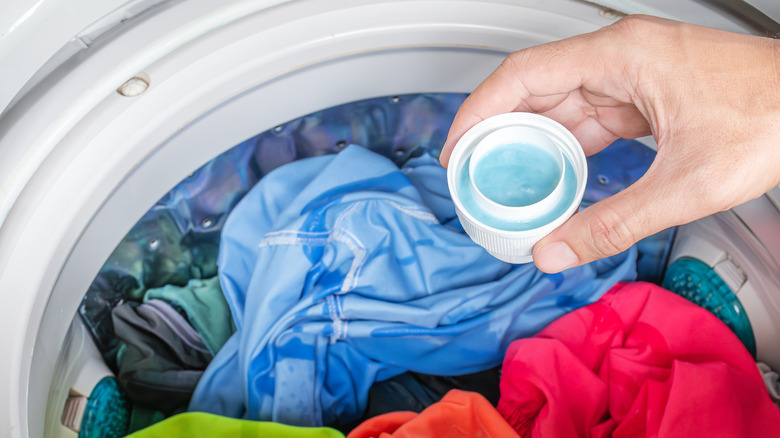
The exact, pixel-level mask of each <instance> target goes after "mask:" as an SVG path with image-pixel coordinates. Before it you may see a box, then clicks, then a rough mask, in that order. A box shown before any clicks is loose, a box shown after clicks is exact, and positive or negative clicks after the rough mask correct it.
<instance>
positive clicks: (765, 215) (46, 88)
mask: <svg viewBox="0 0 780 438" xmlns="http://www.w3.org/2000/svg"><path fill="white" fill-rule="evenodd" d="M635 12H643V13H651V14H656V15H661V16H666V17H671V18H676V19H680V20H684V21H689V22H693V23H697V24H703V25H708V26H712V27H718V28H723V29H727V30H732V31H740V32H747V33H761V32H764V31H768V32H770V33H778V32H780V25H778V24H777V23H776V22H775V21H773V20H772V19H771V18H770V17H774V18H775V20H780V6H778V4H777V3H776V2H774V1H773V0H753V1H751V2H750V3H747V2H744V1H739V0H735V1H730V0H698V1H683V0H643V1H639V0H636V1H631V0H593V1H589V2H585V1H581V0H452V1H437V0H295V1H282V0H220V1H217V0H131V1H126V0H70V1H68V2H62V1H55V0H17V1H13V2H3V3H2V4H0V65H1V66H2V67H1V68H0V298H2V306H0V327H1V328H2V335H1V336H0V356H2V360H0V437H28V436H29V437H42V436H46V437H55V436H75V433H74V432H72V431H70V430H69V429H67V428H64V427H62V426H61V423H60V417H61V415H62V409H63V406H64V402H65V399H66V398H67V396H68V394H69V392H70V391H76V392H81V393H84V394H89V392H90V390H91V387H92V386H93V385H94V384H95V382H97V380H99V379H100V378H101V377H102V376H104V375H106V374H108V373H109V371H108V370H107V369H106V368H105V365H103V364H102V361H101V360H100V357H99V354H98V353H97V351H96V349H95V347H94V345H93V344H92V341H91V339H90V338H89V335H88V333H86V331H85V330H84V329H83V327H82V326H81V324H79V323H78V320H75V321H74V314H75V312H76V309H77V307H78V303H79V302H80V300H81V298H82V296H83V295H84V293H85V291H86V290H87V288H88V286H89V284H90V282H91V281H92V279H93V278H94V277H95V275H96V274H97V272H98V270H99V269H100V267H101V265H102V264H103V262H104V261H105V260H106V259H107V257H108V256H109V254H110V253H111V251H112V250H113V249H114V248H115V246H116V245H117V244H118V243H119V242H120V240H121V239H122V237H123V236H124V235H125V234H126V233H127V231H128V230H129V229H130V228H131V227H132V225H133V224H134V223H135V222H136V221H137V220H138V219H139V218H140V217H141V216H142V215H143V214H144V212H146V210H147V209H148V208H149V207H150V206H151V205H152V204H153V203H154V202H155V201H156V200H157V199H159V198H160V197H161V196H162V195H163V194H165V193H166V192H167V191H168V190H169V189H170V188H171V187H173V186H174V185H175V184H176V183H177V182H178V181H180V180H182V179H183V178H184V177H185V176H187V175H188V174H189V173H190V172H192V171H193V170H195V169H197V168H198V167H200V166H201V165H202V164H204V163H206V162H207V161H208V160H210V159H211V158H212V157H214V156H216V155H217V154H219V153H221V152H223V151H225V150H227V149H228V148H230V147H231V146H233V145H235V144H237V143H239V142H241V141H242V140H245V139H247V138H249V137H252V136H254V135H256V134H258V133H260V132H263V131H265V130H267V129H269V128H271V127H273V126H275V125H277V124H280V123H283V122H285V121H287V120H290V119H294V118H296V117H298V116H301V115H303V114H308V113H311V112H312V111H315V110H318V109H323V108H327V107H331V106H334V105H338V104H342V103H346V102H350V101H355V100H360V99H365V98H370V97H376V96H384V95H394V94H405V93H417V92H468V91H470V90H472V89H474V87H475V86H476V85H477V84H479V82H480V81H481V80H482V79H484V78H485V77H486V76H487V75H488V74H489V73H490V72H491V71H492V70H493V69H494V68H495V67H496V66H497V65H498V64H499V63H500V62H501V60H502V59H503V57H504V56H505V55H506V54H507V53H509V52H511V51H513V50H516V49H519V48H522V47H527V46H530V45H535V44H539V43H543V42H546V41H551V40H556V39H560V38H564V37H568V36H571V35H575V34H579V33H583V32H589V31H592V30H595V29H597V28H599V27H601V26H604V25H607V24H610V23H612V22H614V21H615V20H616V19H617V18H619V17H620V16H621V15H623V14H625V13H635ZM132 77H140V78H142V79H143V80H144V81H145V82H148V83H149V84H150V85H149V87H148V89H146V90H145V91H144V92H143V93H141V94H140V95H137V96H135V97H127V96H124V95H121V94H120V93H118V92H117V91H116V90H117V89H118V88H119V87H120V86H121V85H122V84H123V83H125V81H127V80H128V79H130V78H132ZM648 144H651V145H652V140H648ZM779 200H780V193H778V189H775V190H773V192H770V193H769V194H767V195H766V196H764V197H762V198H759V199H758V200H756V201H752V202H751V203H748V204H746V205H744V206H741V207H739V208H736V209H734V210H733V211H731V212H726V213H723V214H721V215H718V216H716V217H713V218H708V219H707V220H704V221H700V222H698V223H696V224H694V225H693V226H691V227H688V228H683V229H681V230H680V237H679V238H678V241H677V248H676V249H675V254H676V255H675V256H673V257H677V256H684V255H699V258H701V259H702V260H704V261H706V262H707V263H709V264H710V266H713V267H716V270H717V269H720V271H719V273H721V275H722V276H723V277H724V279H726V281H727V283H729V286H731V287H732V290H734V291H738V292H737V295H738V296H739V298H740V300H741V301H742V303H743V305H744V306H745V308H746V310H747V312H748V314H750V315H751V322H752V323H753V328H754V331H755V332H756V338H757V342H758V346H757V350H758V356H759V358H763V359H764V360H767V361H770V362H771V363H773V364H775V366H776V367H777V366H780V353H778V352H777V351H775V350H776V349H774V348H772V347H773V345H772V343H773V342H774V341H776V338H777V336H776V334H777V333H780V318H776V316H777V315H780V311H778V309H780V295H778V294H780V287H779V286H778V283H779V280H778V277H780V273H779V272H780V270H779V269H778V266H779V265H780V202H778V201H779ZM718 266H720V268H718ZM771 292H775V294H774V296H773V294H772V293H771ZM753 315H758V316H755V317H754V316H753ZM757 320H760V321H758V322H757Z"/></svg>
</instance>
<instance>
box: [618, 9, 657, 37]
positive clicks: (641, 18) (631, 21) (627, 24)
mask: <svg viewBox="0 0 780 438" xmlns="http://www.w3.org/2000/svg"><path fill="white" fill-rule="evenodd" d="M611 27H613V28H614V29H616V30H618V31H619V32H622V33H626V34H628V35H635V36H641V35H644V34H646V33H647V32H652V31H653V29H652V28H653V27H654V21H653V18H652V17H650V16H647V15H638V14H637V15H626V16H625V17H622V18H621V19H620V20H618V21H616V22H615V23H614V24H613V25H612V26H611Z"/></svg>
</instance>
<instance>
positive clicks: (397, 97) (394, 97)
mask: <svg viewBox="0 0 780 438" xmlns="http://www.w3.org/2000/svg"><path fill="white" fill-rule="evenodd" d="M390 100H392V101H393V103H398V102H400V101H401V97H400V96H393V97H391V98H390Z"/></svg>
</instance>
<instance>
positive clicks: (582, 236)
mask: <svg viewBox="0 0 780 438" xmlns="http://www.w3.org/2000/svg"><path fill="white" fill-rule="evenodd" d="M645 176H647V175H645ZM667 184H668V182H667ZM664 185H665V184H664ZM664 185H655V186H652V185H648V184H647V181H646V179H645V178H642V179H640V180H639V181H637V182H636V183H635V184H634V185H632V186H630V187H628V188H626V189H625V190H623V191H621V192H619V193H617V194H616V195H614V196H611V197H609V198H606V199H604V200H602V201H599V202H597V203H595V204H593V205H592V206H590V207H588V208H586V209H585V210H582V211H581V212H579V213H576V214H575V215H573V216H572V217H571V218H569V220H568V221H566V222H565V223H564V224H563V225H561V226H560V227H558V228H557V229H555V230H554V231H553V232H552V233H550V234H549V235H547V236H546V237H544V238H543V239H542V240H540V241H539V242H538V243H537V244H536V245H535V246H534V251H533V259H534V263H535V264H536V266H537V267H538V268H539V269H540V270H542V271H544V272H548V273H554V272H560V271H563V270H564V269H568V268H572V267H574V266H579V265H583V264H585V263H589V262H592V261H594V260H597V259H601V258H604V257H609V256H613V255H615V254H618V253H621V252H623V251H625V250H626V249H628V248H629V247H631V245H633V244H634V243H636V242H637V241H639V240H641V239H643V238H645V237H647V236H649V235H651V234H655V233H657V232H659V231H661V230H663V229H665V228H668V227H671V226H675V225H679V224H680V223H683V221H684V219H682V218H681V217H678V215H677V214H675V213H674V212H679V211H681V210H684V209H681V208H679V206H678V205H675V204H678V203H679V201H678V200H677V199H675V197H674V196H672V197H666V196H664V192H665V191H666V190H664ZM673 193H674V192H672V194H673ZM678 197H679V195H678Z"/></svg>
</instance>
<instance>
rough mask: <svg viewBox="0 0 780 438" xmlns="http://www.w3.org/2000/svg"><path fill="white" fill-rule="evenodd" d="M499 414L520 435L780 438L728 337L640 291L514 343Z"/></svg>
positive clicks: (613, 295)
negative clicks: (777, 437)
mask: <svg viewBox="0 0 780 438" xmlns="http://www.w3.org/2000/svg"><path fill="white" fill-rule="evenodd" d="M498 411H499V412H500V413H501V414H502V415H503V416H504V418H506V419H507V421H509V424H511V425H512V427H514V429H515V430H516V431H517V432H518V433H519V434H520V435H521V436H522V437H544V438H554V437H566V438H570V437H610V436H611V437H615V438H618V437H660V438H666V437H766V436H780V410H778V409H777V408H776V407H775V406H774V405H773V404H772V402H771V400H770V399H769V395H768V394H767V391H766V388H765V387H764V383H763V381H762V379H761V375H760V373H759V371H758V368H757V366H756V363H755V362H754V361H753V358H752V357H751V356H750V353H748V352H747V350H746V349H745V347H743V346H742V344H741V343H740V341H739V340H738V339H737V337H736V336H735V335H734V334H733V333H732V332H731V330H729V328H728V327H726V325H725V324H723V323H722V322H721V321H719V320H718V319H717V318H716V317H715V316H714V315H712V314H710V313H709V312H708V311H706V310H704V309H702V308H700V307H698V306H696V305H694V304H692V303H690V302H688V301H686V300H685V299H683V298H681V297H679V296H677V295H675V294H673V293H671V292H669V291H666V290H664V289H662V288H660V287H658V286H655V285H652V284H647V283H630V284H618V285H617V286H615V287H614V288H612V290H610V291H609V292H607V293H606V294H605V295H604V296H603V297H602V298H601V299H600V300H599V301H598V302H596V303H594V304H591V305H589V306H586V307H583V308H580V309H578V310H576V311H574V312H572V313H569V314H567V315H564V316H563V317H561V318H559V319H558V320H556V321H555V322H553V323H552V324H551V325H549V326H548V327H547V328H545V329H544V330H542V331H541V332H540V333H539V334H538V335H537V336H535V337H533V338H529V339H521V340H518V341H515V342H513V343H512V344H511V345H510V346H509V349H508V351H507V355H506V358H505V359H504V367H503V374H502V377H501V399H500V401H499V403H498Z"/></svg>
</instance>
